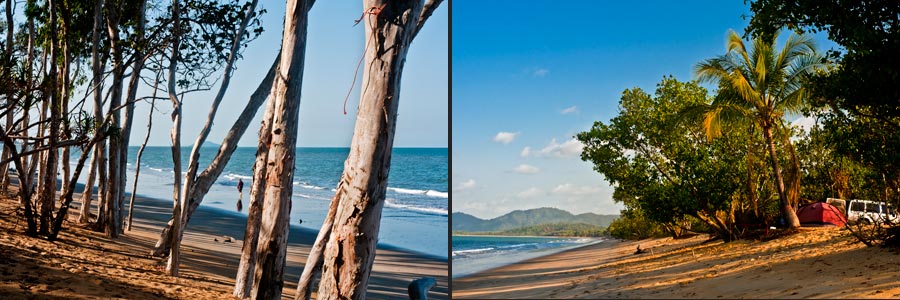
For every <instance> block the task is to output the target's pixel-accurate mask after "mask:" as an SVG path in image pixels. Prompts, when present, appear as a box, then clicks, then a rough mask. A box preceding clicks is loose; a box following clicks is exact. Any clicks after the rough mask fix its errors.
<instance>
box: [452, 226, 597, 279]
mask: <svg viewBox="0 0 900 300" xmlns="http://www.w3.org/2000/svg"><path fill="white" fill-rule="evenodd" d="M452 239H453V242H452V244H453V245H452V247H453V253H452V257H451V259H450V260H451V264H452V270H453V274H452V277H453V278H456V277H461V276H466V275H471V274H473V273H477V272H480V271H484V270H488V269H493V268H496V267H500V266H505V265H508V264H512V263H515V262H520V261H524V260H527V259H531V258H535V257H540V256H544V255H548V254H553V253H557V252H561V251H565V250H568V249H572V248H577V247H581V246H586V245H590V244H595V243H599V242H602V241H603V240H602V239H598V238H561V237H522V236H460V235H454V236H453V237H452Z"/></svg>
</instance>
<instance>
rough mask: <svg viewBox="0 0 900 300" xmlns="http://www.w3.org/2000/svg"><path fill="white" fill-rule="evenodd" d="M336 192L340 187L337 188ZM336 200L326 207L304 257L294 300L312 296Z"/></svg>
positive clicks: (332, 222) (335, 209) (335, 208)
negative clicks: (313, 239)
mask: <svg viewBox="0 0 900 300" xmlns="http://www.w3.org/2000/svg"><path fill="white" fill-rule="evenodd" d="M337 189H338V190H340V189H341V187H338V188H337ZM337 204H338V198H337V197H334V198H332V199H331V204H330V205H329V207H328V215H327V216H325V221H324V222H322V229H321V230H319V234H318V235H316V241H315V243H313V246H312V248H310V249H309V255H308V256H307V257H306V264H305V265H304V266H303V273H302V274H300V281H298V282H297V294H296V295H294V300H309V297H310V296H312V283H313V281H314V280H315V277H316V275H318V274H317V273H319V271H321V270H322V254H323V252H324V251H325V243H327V242H328V236H329V235H331V227H332V224H334V213H335V212H336V211H337Z"/></svg>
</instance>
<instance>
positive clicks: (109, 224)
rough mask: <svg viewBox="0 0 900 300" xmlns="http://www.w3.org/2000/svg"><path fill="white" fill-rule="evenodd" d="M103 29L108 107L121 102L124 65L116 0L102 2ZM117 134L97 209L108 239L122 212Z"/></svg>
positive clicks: (115, 114) (115, 117) (116, 121)
mask: <svg viewBox="0 0 900 300" xmlns="http://www.w3.org/2000/svg"><path fill="white" fill-rule="evenodd" d="M106 4H107V5H106V15H107V17H106V28H107V31H108V34H109V49H110V54H111V57H112V62H113V72H112V87H111V90H110V93H111V95H110V99H109V103H110V109H113V108H115V107H118V106H120V105H122V83H123V81H124V80H123V79H124V77H125V66H124V65H123V62H122V49H121V48H120V45H119V18H120V14H121V5H119V3H117V2H116V1H108V2H106ZM121 125H122V119H121V112H119V111H118V110H115V111H112V120H111V122H110V126H113V127H116V128H121V127H122V126H121ZM120 141H121V136H111V137H110V138H109V161H108V165H109V169H108V173H107V175H108V177H107V178H106V191H105V193H104V195H103V198H104V201H105V204H106V205H104V206H103V210H101V211H100V213H101V214H103V215H104V217H105V219H102V220H103V221H105V223H101V224H100V225H101V226H102V228H103V232H104V233H105V234H106V236H107V237H109V238H118V237H119V234H121V233H122V211H121V206H120V204H121V203H122V201H121V199H120V197H119V195H120V190H121V189H122V188H123V186H122V183H121V182H119V180H120V176H121V175H119V172H122V170H121V166H120V165H119V162H120V160H119V152H120V151H122V149H121V144H120Z"/></svg>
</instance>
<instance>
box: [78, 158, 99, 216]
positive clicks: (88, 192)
mask: <svg viewBox="0 0 900 300" xmlns="http://www.w3.org/2000/svg"><path fill="white" fill-rule="evenodd" d="M91 152H92V154H91V166H90V167H89V169H88V176H87V179H86V180H85V184H84V191H82V192H81V211H80V213H79V216H78V223H80V224H87V223H90V222H91V199H92V198H93V196H94V195H93V193H94V182H96V180H95V176H96V174H97V167H98V165H99V162H98V158H97V154H98V153H97V147H94V148H93V149H91Z"/></svg>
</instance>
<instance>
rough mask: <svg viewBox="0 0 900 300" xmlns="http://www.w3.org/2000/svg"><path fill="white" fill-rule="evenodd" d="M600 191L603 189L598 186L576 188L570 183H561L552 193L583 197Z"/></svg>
mask: <svg viewBox="0 0 900 300" xmlns="http://www.w3.org/2000/svg"><path fill="white" fill-rule="evenodd" d="M602 190H603V188H601V187H598V186H576V185H574V184H571V183H563V184H560V185H557V186H556V188H554V189H553V193H554V194H562V195H569V196H585V195H591V194H596V193H600V192H601V191H602Z"/></svg>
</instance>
